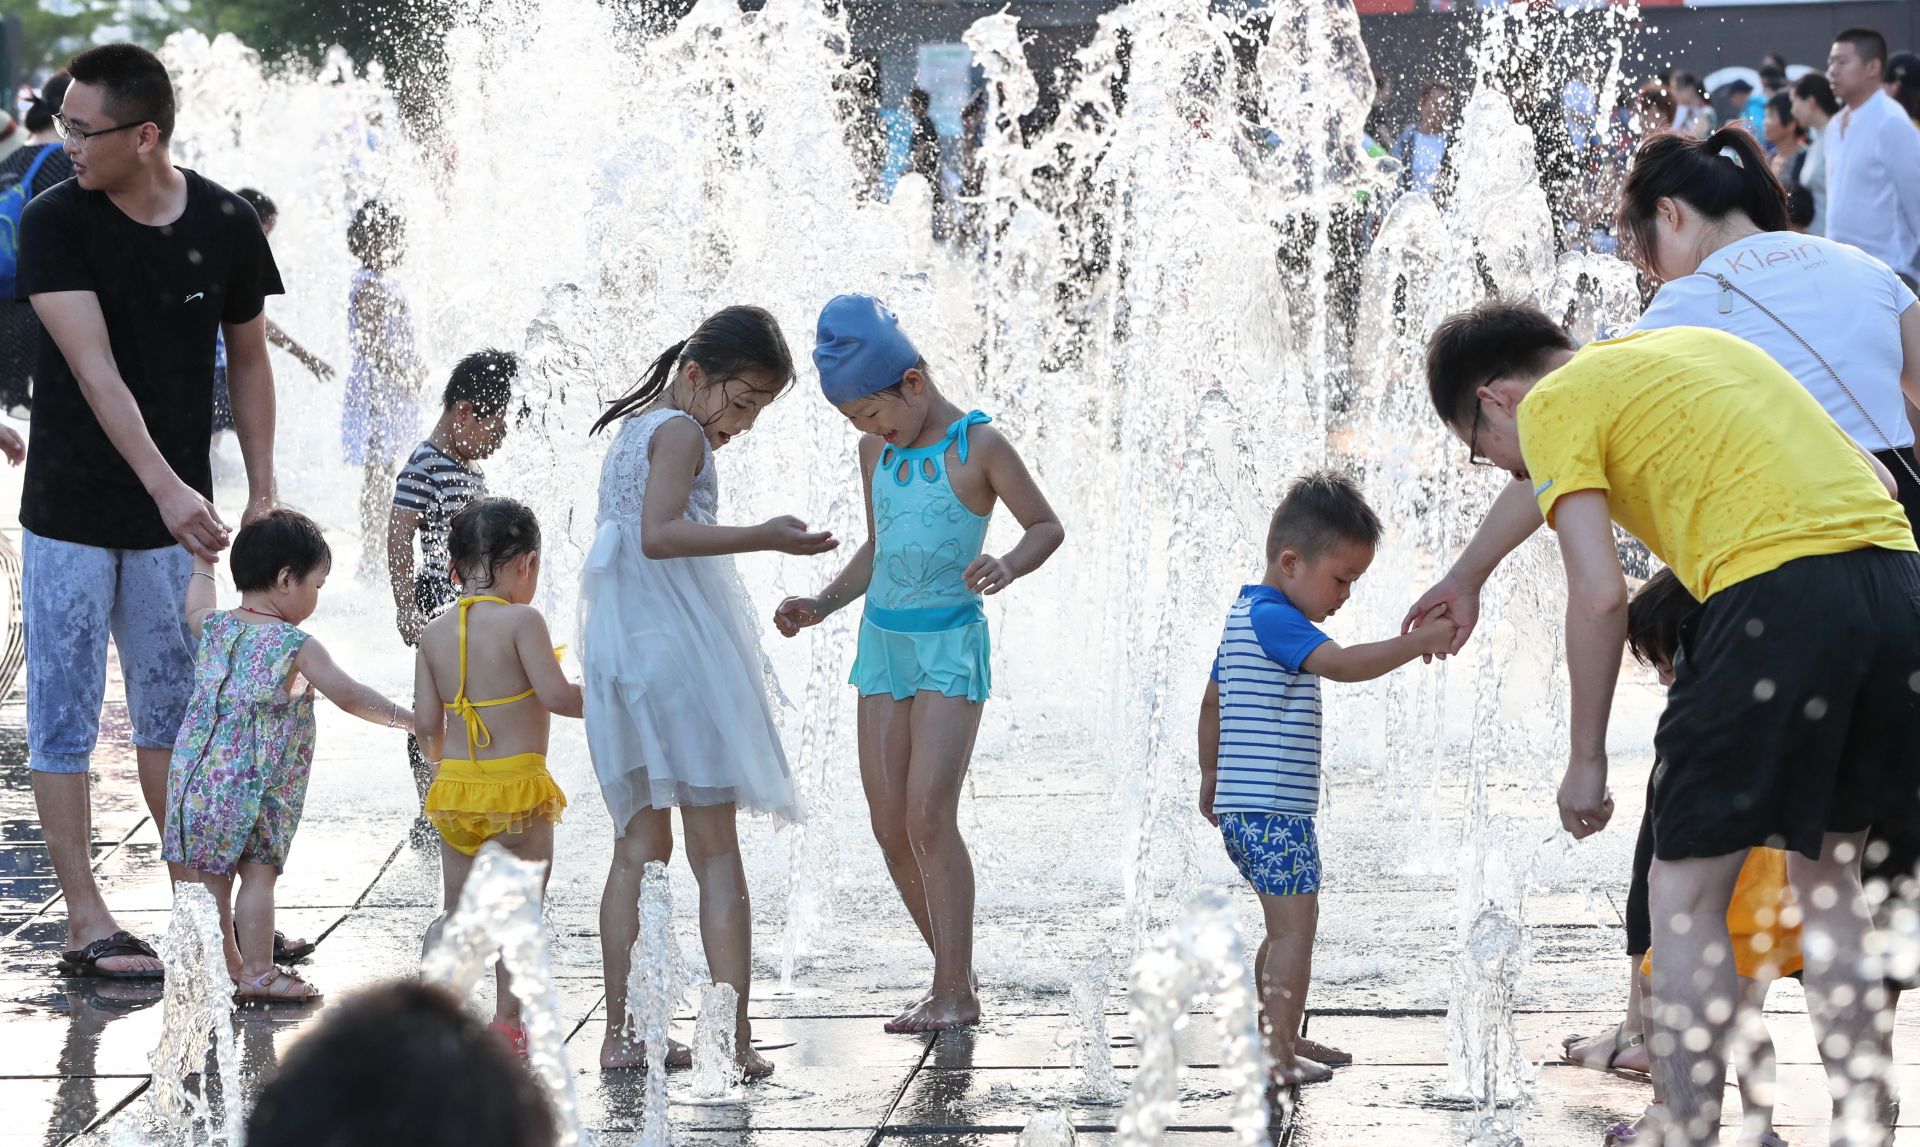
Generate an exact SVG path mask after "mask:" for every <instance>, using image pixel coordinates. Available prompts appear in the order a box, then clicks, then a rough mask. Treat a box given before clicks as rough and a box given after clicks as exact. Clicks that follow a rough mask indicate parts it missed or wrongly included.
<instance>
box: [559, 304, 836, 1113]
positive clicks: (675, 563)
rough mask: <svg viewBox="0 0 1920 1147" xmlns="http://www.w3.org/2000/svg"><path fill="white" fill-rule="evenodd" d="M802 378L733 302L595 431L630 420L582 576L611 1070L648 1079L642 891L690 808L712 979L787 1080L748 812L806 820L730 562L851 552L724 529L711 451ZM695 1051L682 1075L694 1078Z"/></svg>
mask: <svg viewBox="0 0 1920 1147" xmlns="http://www.w3.org/2000/svg"><path fill="white" fill-rule="evenodd" d="M792 380H793V357H792V355H791V354H789V353H788V351H787V342H786V339H785V338H784V337H783V336H782V335H781V333H780V326H779V324H778V323H776V322H775V321H774V318H773V316H772V315H771V314H768V313H767V312H766V311H764V310H761V309H760V308H758V307H728V308H727V309H725V310H723V311H720V312H718V313H717V314H714V315H712V316H711V317H709V318H708V319H707V320H706V321H705V322H702V323H701V324H700V326H699V328H698V329H697V330H695V331H694V332H693V334H692V335H691V336H689V337H688V338H687V339H686V341H684V342H682V343H679V344H677V345H675V346H672V347H669V348H668V349H667V350H666V351H665V352H664V353H662V354H661V355H660V357H659V358H657V359H655V360H654V363H653V366H652V368H651V369H650V370H649V371H648V372H647V377H646V379H645V380H644V381H643V382H642V383H641V384H640V385H639V386H638V387H637V388H635V389H634V390H633V391H632V392H631V393H629V394H627V395H625V396H624V397H622V398H619V399H617V400H616V401H614V403H613V404H612V405H610V406H609V407H608V408H607V412H606V413H605V414H604V415H603V416H602V417H601V418H600V421H599V422H597V423H595V424H594V427H593V430H594V431H595V432H598V431H600V430H602V429H604V428H605V427H607V426H610V425H614V424H618V433H617V434H616V435H615V437H614V441H613V446H612V448H611V449H610V450H608V452H607V457H606V461H605V462H604V463H602V465H601V470H600V509H599V514H598V518H597V521H598V526H597V532H596V535H595V537H594V543H593V549H592V551H591V552H590V553H589V554H588V555H587V561H586V566H585V568H584V570H583V571H582V573H581V579H580V582H581V584H580V609H581V621H580V645H581V649H580V660H581V666H582V670H583V674H584V678H585V689H586V724H587V745H588V747H589V749H590V750H591V751H592V754H593V769H594V772H595V773H596V774H597V775H598V776H599V779H600V790H601V792H602V793H603V794H604V795H605V797H606V798H607V808H608V811H610V812H611V813H612V814H613V823H614V831H615V833H616V839H615V841H614V850H613V868H612V871H610V872H609V873H608V874H607V887H606V892H605V893H604V894H603V895H602V897H601V900H600V945H601V953H602V957H603V962H604V964H605V971H606V988H607V1034H606V1040H605V1042H604V1043H603V1044H602V1045H601V1049H600V1066H601V1067H603V1068H627V1067H642V1066H644V1064H645V1049H644V1048H643V1047H642V1046H641V1045H640V1043H639V1042H638V1041H637V1040H636V1039H635V1038H634V1033H633V1031H632V1030H631V1028H630V1026H629V1024H628V1023H627V1007H626V1000H627V971H628V964H629V954H630V952H631V950H632V947H633V942H634V939H635V938H636V937H637V936H638V934H639V931H640V922H639V909H638V905H639V897H640V879H641V876H642V874H643V872H644V871H645V868H646V865H647V862H648V861H652V860H662V861H664V860H666V859H667V858H668V857H669V856H670V855H671V854H672V852H673V826H672V823H671V820H670V816H669V813H668V811H667V810H669V809H672V808H676V807H677V808H679V810H680V819H681V827H682V829H683V831H684V832H685V834H686V842H687V860H688V862H689V863H690V864H691V865H692V868H693V875H694V878H695V880H697V881H698V882H699V885H700V939H701V942H702V944H703V946H704V947H705V948H706V952H707V967H708V970H709V972H710V973H711V974H712V976H713V980H714V982H715V983H726V984H731V985H733V987H734V990H735V991H736V992H738V993H739V1001H740V1007H739V1019H738V1033H737V1043H736V1044H735V1046H736V1047H737V1048H738V1049H739V1062H740V1066H741V1067H742V1068H743V1069H745V1071H746V1072H747V1074H748V1075H749V1076H761V1075H765V1074H767V1073H768V1072H770V1071H772V1070H773V1067H772V1065H771V1064H769V1063H768V1062H767V1061H766V1060H764V1059H762V1058H761V1057H760V1055H759V1054H758V1053H756V1052H755V1051H754V1050H753V1044H752V1041H751V1032H750V1030H749V1027H748V1024H747V991H748V986H749V978H750V973H751V969H752V924H753V919H752V911H751V907H750V905H749V902H748V899H747V884H746V875H745V873H744V871H743V870H742V868H741V864H740V844H739V841H738V839H737V838H736V836H735V835H734V812H735V810H736V809H738V808H747V809H751V810H754V811H756V812H766V813H772V814H773V815H774V816H776V817H779V818H782V819H785V820H793V819H796V818H797V812H798V810H797V809H796V808H795V807H794V799H793V783H792V777H791V775H790V774H789V772H788V769H787V758H786V754H785V753H784V752H783V751H782V750H781V748H780V736H779V733H778V731H777V730H776V729H775V728H774V723H773V711H772V708H771V707H770V706H769V705H768V703H767V693H766V685H765V679H764V676H763V672H764V671H763V664H764V662H763V661H762V658H761V652H760V642H759V637H758V635H757V633H756V624H755V621H754V618H753V616H752V614H751V612H750V606H749V604H748V602H747V599H746V594H745V591H744V590H743V588H742V587H741V585H740V582H739V579H738V577H737V576H736V574H735V572H734V568H733V558H732V555H734V554H737V553H747V552H749V551H753V550H779V551H781V552H783V553H790V554H818V553H825V552H826V551H828V550H830V549H832V548H834V546H836V545H838V544H839V543H838V542H836V541H835V540H834V538H833V536H832V535H831V534H828V533H824V532H810V531H809V530H808V529H807V526H806V523H805V522H802V521H800V520H799V519H797V518H792V517H779V518H774V519H771V520H769V521H766V522H763V523H761V524H760V525H757V526H722V525H718V524H716V523H715V521H714V515H715V511H716V509H717V506H718V502H719V485H718V482H717V481H716V479H715V476H714V472H713V452H714V450H716V449H718V448H719V447H721V446H725V445H726V444H727V443H728V442H730V441H731V440H733V439H734V438H736V437H738V436H739V435H741V434H744V433H746V432H747V430H749V429H750V428H751V427H752V426H753V422H754V419H755V418H756V417H758V416H759V414H760V410H761V408H762V407H764V406H766V405H767V404H768V403H769V402H772V401H773V400H774V399H775V398H777V397H778V396H779V395H780V393H781V391H783V390H784V389H786V386H787V384H788V383H789V382H791V381H792ZM685 1062H686V1052H685V1050H684V1049H681V1048H676V1049H674V1054H673V1055H672V1056H671V1057H670V1059H669V1063H670V1065H672V1066H683V1065H684V1064H685Z"/></svg>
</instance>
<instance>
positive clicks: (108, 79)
mask: <svg viewBox="0 0 1920 1147" xmlns="http://www.w3.org/2000/svg"><path fill="white" fill-rule="evenodd" d="M67 74H68V75H70V76H72V77H73V82H74V83H79V84H86V85H87V86H89V87H95V88H99V89H101V91H103V92H104V93H105V94H106V110H107V114H108V115H110V116H112V117H113V118H114V119H116V120H118V121H119V122H120V123H150V124H152V125H153V126H154V127H156V128H158V129H160V138H161V139H163V140H166V139H172V138H173V81H172V80H170V79H168V78H167V66H166V65H165V64H163V63H161V62H160V57H158V56H156V55H154V54H153V53H152V52H149V51H147V50H146V49H145V48H142V47H141V46H139V45H138V44H102V45H100V46H99V47H98V48H88V49H87V50H86V51H84V52H82V53H80V54H79V55H77V56H75V57H74V58H73V59H72V60H71V61H70V62H68V64H67Z"/></svg>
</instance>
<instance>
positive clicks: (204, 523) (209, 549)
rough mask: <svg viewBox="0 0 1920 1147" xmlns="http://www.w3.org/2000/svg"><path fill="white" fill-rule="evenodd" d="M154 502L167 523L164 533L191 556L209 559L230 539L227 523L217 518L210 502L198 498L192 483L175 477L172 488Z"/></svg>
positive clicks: (218, 514)
mask: <svg viewBox="0 0 1920 1147" xmlns="http://www.w3.org/2000/svg"><path fill="white" fill-rule="evenodd" d="M153 502H154V505H155V506H157V507H158V508H159V510H160V520H161V521H163V522H165V523H166V526H167V532H168V533H169V534H172V535H173V540H174V541H176V542H179V543H180V544H181V545H182V546H184V547H186V550H187V552H188V553H190V554H192V555H193V556H194V557H196V558H201V559H203V560H206V561H212V560H213V555H215V554H217V553H219V552H220V551H221V550H224V549H226V548H227V543H228V541H230V540H231V538H230V531H229V530H228V529H227V524H226V523H225V522H223V521H221V520H220V513H219V511H217V510H215V509H214V508H213V503H212V502H209V501H207V500H206V499H205V498H203V497H201V496H200V492H199V491H198V490H195V489H194V488H193V487H192V486H189V485H187V484H186V483H185V482H181V481H178V480H175V482H174V484H173V486H172V488H170V489H168V490H166V491H164V492H162V493H161V494H160V495H159V496H158V497H156V498H154V500H153Z"/></svg>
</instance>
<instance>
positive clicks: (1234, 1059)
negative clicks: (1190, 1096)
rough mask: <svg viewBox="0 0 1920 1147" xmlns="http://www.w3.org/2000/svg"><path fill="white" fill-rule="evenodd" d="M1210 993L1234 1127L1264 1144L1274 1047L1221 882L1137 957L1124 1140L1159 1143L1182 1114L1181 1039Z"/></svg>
mask: <svg viewBox="0 0 1920 1147" xmlns="http://www.w3.org/2000/svg"><path fill="white" fill-rule="evenodd" d="M1203 998H1211V1001H1212V1007H1213V1016H1214V1021H1215V1022H1216V1023H1218V1024H1219V1025H1220V1075H1221V1082H1222V1084H1223V1085H1224V1086H1225V1087H1226V1089H1227V1090H1228V1091H1230V1092H1231V1093H1232V1094H1233V1117H1232V1120H1231V1122H1232V1124H1233V1129H1234V1131H1235V1133H1236V1134H1237V1135H1238V1136H1239V1139H1240V1142H1241V1143H1242V1144H1246V1145H1248V1147H1252V1145H1253V1144H1257V1143H1263V1142H1265V1140H1266V1135H1267V1103H1266V1084H1267V1053H1266V1048H1265V1047H1263V1046H1262V1045H1261V1042H1260V1012H1259V1002H1258V1000H1257V998H1256V996H1255V994H1254V990H1253V977H1252V975H1251V973H1249V972H1248V970H1247V962H1246V949H1245V946H1244V945H1242V944H1241V942H1240V924H1239V920H1238V919H1237V918H1236V917H1235V915H1234V912H1233V905H1232V902H1231V901H1229V900H1228V899H1227V894H1226V893H1225V892H1224V891H1222V890H1220V889H1218V888H1205V889H1202V890H1201V891H1200V893H1199V894H1198V895H1196V896H1195V897H1194V898H1193V901H1192V903H1190V904H1189V905H1188V906H1187V910H1186V912H1184V913H1182V914H1181V916H1180V918H1179V919H1178V920H1176V921H1175V922H1174V924H1173V926H1172V927H1171V928H1170V929H1168V930H1167V931H1166V932H1165V933H1163V934H1162V935H1161V936H1159V937H1158V938H1157V939H1155V940H1154V941H1153V943H1151V944H1150V945H1148V947H1147V950H1146V951H1145V952H1142V953H1141V954H1140V957H1139V959H1137V960H1135V961H1134V963H1133V988H1132V991H1131V992H1130V993H1129V1004H1130V1006H1129V1008H1128V1013H1129V1017H1130V1020H1131V1023H1132V1025H1133V1030H1134V1032H1135V1033H1136V1034H1137V1037H1138V1039H1139V1041H1140V1067H1139V1070H1137V1071H1136V1072H1134V1076H1133V1087H1132V1088H1131V1089H1130V1090H1129V1091H1128V1092H1127V1103H1126V1106H1125V1107H1124V1108H1122V1109H1121V1112H1120V1128H1119V1131H1120V1133H1119V1137H1118V1140H1117V1142H1119V1143H1121V1144H1126V1145H1131V1147H1145V1145H1147V1144H1150V1143H1158V1142H1159V1141H1160V1136H1161V1133H1162V1132H1164V1131H1165V1130H1166V1128H1167V1126H1168V1125H1169V1124H1171V1123H1172V1122H1173V1118H1174V1116H1175V1115H1176V1114H1178V1112H1179V1109H1180V1063H1179V1057H1178V1055H1177V1053H1176V1051H1175V1046H1174V1041H1175V1037H1176V1035H1177V1034H1178V1032H1179V1031H1180V1029H1181V1028H1182V1027H1184V1026H1185V1025H1186V1023H1187V1021H1188V1012H1189V1011H1190V1010H1191V1009H1192V1008H1193V1006H1194V1005H1195V1004H1196V1003H1198V1002H1200V1001H1201V1000H1202V999H1203Z"/></svg>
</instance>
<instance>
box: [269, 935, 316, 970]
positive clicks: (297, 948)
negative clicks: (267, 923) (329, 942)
mask: <svg viewBox="0 0 1920 1147" xmlns="http://www.w3.org/2000/svg"><path fill="white" fill-rule="evenodd" d="M315 947H316V945H315V944H314V942H313V941H312V940H302V941H301V942H300V943H298V944H289V943H287V934H286V933H285V932H275V933H274V934H273V962H274V963H276V964H298V963H299V962H300V961H302V960H304V959H306V958H307V957H308V956H311V955H313V950H314V948H315Z"/></svg>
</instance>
